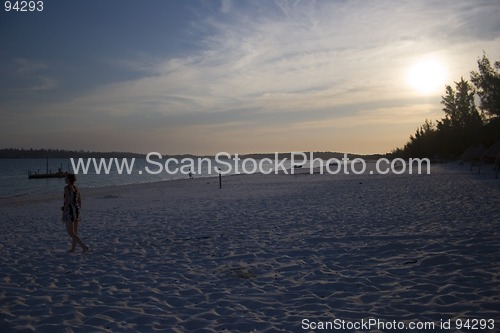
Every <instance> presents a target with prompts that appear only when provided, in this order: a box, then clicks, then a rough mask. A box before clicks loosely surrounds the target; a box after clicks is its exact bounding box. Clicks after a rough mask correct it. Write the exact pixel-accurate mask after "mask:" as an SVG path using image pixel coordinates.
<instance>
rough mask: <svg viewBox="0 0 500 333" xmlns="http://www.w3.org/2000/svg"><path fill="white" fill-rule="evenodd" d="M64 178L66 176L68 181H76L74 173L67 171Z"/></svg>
mask: <svg viewBox="0 0 500 333" xmlns="http://www.w3.org/2000/svg"><path fill="white" fill-rule="evenodd" d="M66 178H67V179H68V180H69V181H70V182H72V183H74V182H76V176H75V174H74V173H68V174H67V175H66Z"/></svg>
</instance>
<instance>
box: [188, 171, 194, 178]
mask: <svg viewBox="0 0 500 333" xmlns="http://www.w3.org/2000/svg"><path fill="white" fill-rule="evenodd" d="M188 176H189V179H194V177H193V173H192V172H191V169H189V173H188Z"/></svg>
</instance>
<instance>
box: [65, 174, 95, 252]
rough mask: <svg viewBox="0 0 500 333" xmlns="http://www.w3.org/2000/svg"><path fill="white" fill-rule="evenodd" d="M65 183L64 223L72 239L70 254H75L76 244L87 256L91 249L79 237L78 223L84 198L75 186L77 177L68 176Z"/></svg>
mask: <svg viewBox="0 0 500 333" xmlns="http://www.w3.org/2000/svg"><path fill="white" fill-rule="evenodd" d="M65 182H66V186H65V187H64V206H63V221H64V223H65V224H66V230H67V231H68V235H69V236H70V237H71V239H72V243H71V249H70V250H69V252H75V248H76V244H78V245H80V247H81V248H82V252H83V253H84V254H85V253H86V252H87V251H88V250H89V247H88V246H86V245H85V244H84V243H83V242H82V240H81V239H80V237H78V223H80V208H81V206H82V198H81V196H80V190H79V189H78V187H76V185H75V182H76V176H75V175H74V174H72V173H70V174H68V175H67V176H66V178H65Z"/></svg>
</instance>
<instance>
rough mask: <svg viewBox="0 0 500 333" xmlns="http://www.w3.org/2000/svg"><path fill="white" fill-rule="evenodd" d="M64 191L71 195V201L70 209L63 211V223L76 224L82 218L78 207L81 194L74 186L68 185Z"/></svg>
mask: <svg viewBox="0 0 500 333" xmlns="http://www.w3.org/2000/svg"><path fill="white" fill-rule="evenodd" d="M64 191H65V192H66V191H68V192H69V195H70V201H69V205H68V208H66V209H64V211H63V221H64V222H75V221H78V219H79V218H80V206H79V205H78V196H79V195H80V192H79V191H78V189H77V188H75V187H73V186H69V185H66V187H65V188H64Z"/></svg>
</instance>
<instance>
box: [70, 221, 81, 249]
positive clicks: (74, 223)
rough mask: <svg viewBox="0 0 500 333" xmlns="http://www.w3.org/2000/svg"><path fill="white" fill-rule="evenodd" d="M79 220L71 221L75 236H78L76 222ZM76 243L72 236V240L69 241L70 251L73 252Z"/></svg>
mask: <svg viewBox="0 0 500 333" xmlns="http://www.w3.org/2000/svg"><path fill="white" fill-rule="evenodd" d="M79 222H80V221H79V220H76V221H75V222H73V223H71V224H72V225H73V233H74V234H75V235H76V236H78V223H79ZM76 243H77V241H76V239H75V238H73V241H72V242H71V250H70V251H71V252H75V249H76Z"/></svg>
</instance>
